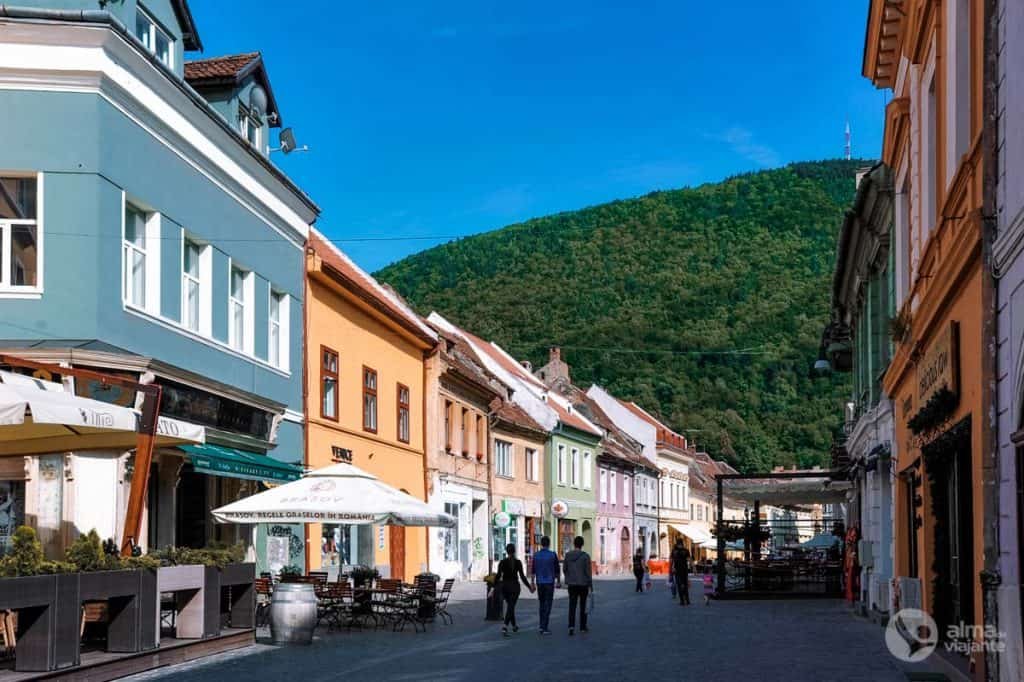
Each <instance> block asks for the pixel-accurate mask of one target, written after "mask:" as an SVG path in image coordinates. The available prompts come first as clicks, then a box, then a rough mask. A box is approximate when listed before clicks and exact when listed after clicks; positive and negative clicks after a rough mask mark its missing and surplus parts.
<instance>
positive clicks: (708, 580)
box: [704, 573, 715, 606]
mask: <svg viewBox="0 0 1024 682" xmlns="http://www.w3.org/2000/svg"><path fill="white" fill-rule="evenodd" d="M714 593H715V583H714V580H713V577H712V575H711V574H710V573H705V574H704V606H711V595H713V594H714Z"/></svg>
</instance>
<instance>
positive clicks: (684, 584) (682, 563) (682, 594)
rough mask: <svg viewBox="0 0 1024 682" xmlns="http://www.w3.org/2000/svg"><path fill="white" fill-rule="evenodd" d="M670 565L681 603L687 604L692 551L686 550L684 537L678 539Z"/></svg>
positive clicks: (682, 604) (670, 572) (688, 601)
mask: <svg viewBox="0 0 1024 682" xmlns="http://www.w3.org/2000/svg"><path fill="white" fill-rule="evenodd" d="M668 566H669V568H668V570H669V574H670V575H671V577H672V581H673V582H674V583H675V586H676V593H677V594H678V595H679V605H680V606H686V605H688V604H689V603H690V553H689V552H688V551H686V547H685V546H684V545H683V541H682V539H679V540H676V546H675V548H674V549H673V550H672V555H671V557H670V558H669V562H668Z"/></svg>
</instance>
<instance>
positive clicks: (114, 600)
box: [62, 570, 160, 653]
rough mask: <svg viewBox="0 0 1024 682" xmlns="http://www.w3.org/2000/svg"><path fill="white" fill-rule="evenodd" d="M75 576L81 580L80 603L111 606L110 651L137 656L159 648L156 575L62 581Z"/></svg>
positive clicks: (120, 573)
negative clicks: (104, 603)
mask: <svg viewBox="0 0 1024 682" xmlns="http://www.w3.org/2000/svg"><path fill="white" fill-rule="evenodd" d="M75 576H77V577H78V579H79V598H78V601H79V603H81V602H83V601H106V602H107V604H108V605H109V608H108V613H109V619H110V620H109V622H108V624H107V651H111V652H115V653H135V652H137V651H147V650H149V649H155V648H156V647H157V646H158V645H159V643H160V634H159V633H160V630H159V628H158V627H157V620H158V619H159V617H160V606H159V602H158V601H157V600H158V599H159V598H160V597H159V593H158V592H157V573H156V572H155V571H144V570H136V571H97V572H96V573H75V574H70V575H68V576H62V577H69V578H70V577H75Z"/></svg>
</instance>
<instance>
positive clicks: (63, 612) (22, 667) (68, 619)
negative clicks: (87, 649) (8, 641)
mask: <svg viewBox="0 0 1024 682" xmlns="http://www.w3.org/2000/svg"><path fill="white" fill-rule="evenodd" d="M0 609H18V610H19V613H18V624H19V628H20V629H21V636H20V637H19V638H18V647H17V654H16V656H15V659H14V669H15V670H17V671H19V672H44V671H47V670H57V669H59V668H69V667H71V666H75V665H78V661H79V627H80V625H79V622H80V618H81V615H80V614H81V602H80V600H79V599H78V579H77V574H74V575H34V576H27V577H24V578H2V579H0Z"/></svg>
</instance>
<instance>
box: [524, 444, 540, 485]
mask: <svg viewBox="0 0 1024 682" xmlns="http://www.w3.org/2000/svg"><path fill="white" fill-rule="evenodd" d="M526 461H527V463H528V464H529V467H528V471H527V474H528V475H527V477H526V480H528V481H533V482H534V483H536V482H537V481H539V480H540V469H538V467H539V466H540V458H539V457H538V456H537V448H526Z"/></svg>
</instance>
